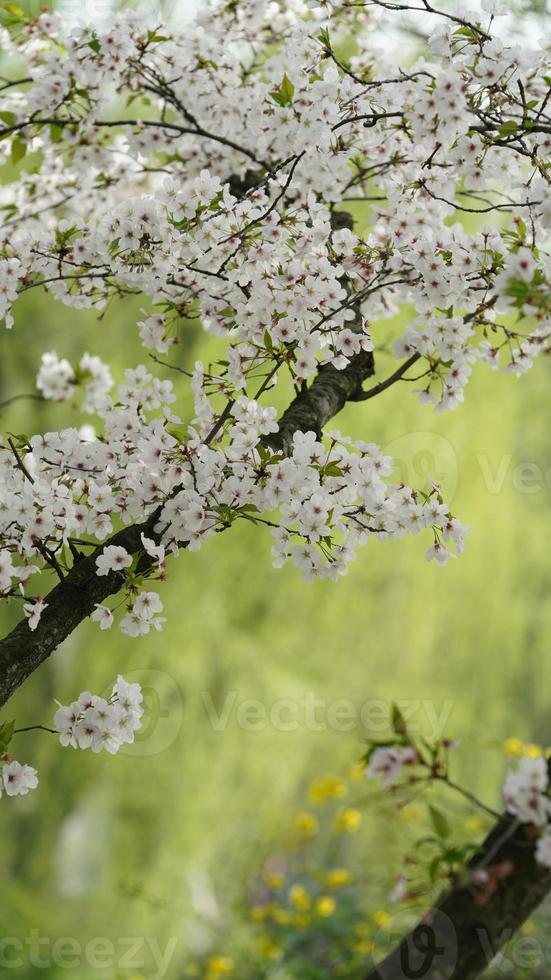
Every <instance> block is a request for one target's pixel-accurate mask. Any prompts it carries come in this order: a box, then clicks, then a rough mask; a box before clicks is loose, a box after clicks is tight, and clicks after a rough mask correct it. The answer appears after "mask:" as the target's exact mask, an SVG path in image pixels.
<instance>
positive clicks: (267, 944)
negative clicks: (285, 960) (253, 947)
mask: <svg viewBox="0 0 551 980" xmlns="http://www.w3.org/2000/svg"><path fill="white" fill-rule="evenodd" d="M258 950H259V952H260V954H261V956H265V957H266V959H267V960H275V959H277V957H278V956H279V955H280V953H281V946H278V944H277V943H275V942H273V940H272V939H261V940H260V941H259V943H258Z"/></svg>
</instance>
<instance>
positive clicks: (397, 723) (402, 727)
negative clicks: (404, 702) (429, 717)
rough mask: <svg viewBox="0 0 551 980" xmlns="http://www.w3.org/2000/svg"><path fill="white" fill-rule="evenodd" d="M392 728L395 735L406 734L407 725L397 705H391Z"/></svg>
mask: <svg viewBox="0 0 551 980" xmlns="http://www.w3.org/2000/svg"><path fill="white" fill-rule="evenodd" d="M392 727H393V729H394V731H395V732H396V734H397V735H406V734H407V725H406V723H405V720H404V716H403V714H402V712H401V711H400V709H399V707H398V705H397V704H393V705H392Z"/></svg>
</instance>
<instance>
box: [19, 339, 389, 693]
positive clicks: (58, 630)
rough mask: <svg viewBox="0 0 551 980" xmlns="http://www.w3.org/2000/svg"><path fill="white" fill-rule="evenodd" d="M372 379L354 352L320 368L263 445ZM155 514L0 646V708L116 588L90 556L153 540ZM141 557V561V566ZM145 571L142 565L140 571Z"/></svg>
mask: <svg viewBox="0 0 551 980" xmlns="http://www.w3.org/2000/svg"><path fill="white" fill-rule="evenodd" d="M372 374H373V355H372V354H371V353H366V352H363V351H360V353H359V354H357V355H356V356H355V357H354V358H353V359H352V360H351V361H350V363H349V365H348V367H347V368H345V369H344V371H337V370H336V369H335V368H333V367H331V366H327V367H322V368H321V370H320V372H319V374H318V376H317V377H316V379H315V380H314V382H313V383H312V385H311V386H310V388H306V389H305V390H304V391H302V392H301V393H300V394H299V395H298V396H297V397H296V398H295V399H294V401H293V402H292V403H291V405H290V406H289V408H288V409H287V411H286V412H284V413H283V416H282V418H281V420H280V432H278V433H276V434H275V435H274V436H271V437H270V439H269V440H267V442H268V443H269V444H270V445H271V446H272V447H273V448H276V449H283V450H284V451H285V452H288V451H289V449H290V447H291V446H292V442H293V435H294V433H295V432H298V431H301V432H308V431H310V430H313V431H314V432H316V433H318V434H320V433H321V430H322V428H323V426H324V425H325V424H326V423H327V422H328V421H329V419H331V418H332V417H333V416H334V415H336V413H337V412H339V411H340V409H341V408H342V407H343V406H344V405H345V403H346V402H347V401H348V400H349V399H352V398H353V397H354V396H355V395H356V394H357V393H358V391H359V390H360V389H361V384H362V381H364V380H365V379H366V378H368V377H369V376H370V375H372ZM157 519H158V515H157V514H155V515H153V516H152V517H151V518H150V519H149V520H148V521H145V522H143V523H141V524H136V525H133V526H132V527H128V528H124V530H122V531H119V532H118V533H117V534H115V535H113V536H112V537H111V538H110V539H109V540H108V541H105V542H104V543H103V544H102V545H100V546H99V547H98V548H97V549H96V550H95V551H94V552H93V554H91V555H88V556H87V557H86V558H81V559H80V561H78V562H77V563H76V564H75V565H74V566H73V568H72V569H71V570H70V571H69V572H68V573H67V574H66V575H65V578H64V579H63V581H62V582H60V583H59V585H57V586H56V587H55V588H54V589H52V591H51V592H50V593H49V594H48V595H47V596H46V602H47V608H46V609H45V610H44V612H43V613H42V616H41V617H40V621H39V623H38V626H37V628H36V629H35V630H34V631H32V630H30V629H29V627H28V625H27V621H26V620H23V621H22V622H20V623H19V624H18V625H17V626H16V627H15V629H14V630H12V632H11V633H10V634H9V635H8V636H6V637H5V639H3V640H1V641H0V707H1V706H2V705H3V704H5V702H6V701H7V700H8V698H9V697H10V696H11V695H12V694H13V692H14V691H15V690H17V688H18V687H19V686H20V685H21V684H22V683H23V681H24V680H26V678H27V677H29V676H30V674H32V673H33V671H35V670H36V668H37V667H39V666H40V664H42V663H43V662H44V660H46V659H47V658H48V657H49V656H50V654H51V653H53V651H54V650H55V649H56V648H57V647H58V646H59V644H60V643H62V642H63V640H65V639H66V638H67V637H68V636H69V635H70V634H71V633H72V632H73V630H74V629H76V627H77V626H78V625H79V624H80V623H81V622H82V621H83V620H84V619H86V617H87V616H89V615H90V613H92V612H93V610H94V606H95V605H96V603H101V602H104V601H105V599H107V598H108V596H110V595H114V594H115V593H117V592H118V591H119V589H120V587H121V584H122V580H121V577H120V573H112V574H110V575H107V576H102V577H98V575H96V557H97V556H98V555H99V554H101V552H102V551H103V549H104V548H105V547H106V546H107V545H120V546H121V547H123V548H126V550H127V551H128V552H129V553H130V554H136V553H137V552H138V551H139V550H140V549H141V547H142V544H141V537H140V536H141V534H142V533H144V534H146V535H147V536H149V537H154V533H153V525H154V524H155V523H156V520H157ZM146 558H147V556H145V558H144V560H143V561H144V562H145V560H146ZM143 570H145V565H144V567H143Z"/></svg>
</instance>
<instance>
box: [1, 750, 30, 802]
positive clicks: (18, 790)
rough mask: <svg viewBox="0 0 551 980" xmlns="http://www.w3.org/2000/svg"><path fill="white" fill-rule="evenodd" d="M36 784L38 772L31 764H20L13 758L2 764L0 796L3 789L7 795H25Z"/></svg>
mask: <svg viewBox="0 0 551 980" xmlns="http://www.w3.org/2000/svg"><path fill="white" fill-rule="evenodd" d="M0 764H1V762H0ZM37 786H38V774H37V772H36V769H33V767H32V766H27V765H22V764H21V763H20V762H16V761H15V759H14V760H13V761H12V762H4V764H3V765H2V779H1V780H0V796H2V791H3V790H5V791H6V794H7V795H8V796H26V794H27V793H28V792H29V790H30V789H36V787H37Z"/></svg>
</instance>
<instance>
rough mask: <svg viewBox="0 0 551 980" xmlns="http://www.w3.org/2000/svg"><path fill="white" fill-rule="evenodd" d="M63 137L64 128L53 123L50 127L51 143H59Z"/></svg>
mask: <svg viewBox="0 0 551 980" xmlns="http://www.w3.org/2000/svg"><path fill="white" fill-rule="evenodd" d="M62 136H63V126H58V125H57V123H52V125H51V126H50V142H51V143H59V142H60V140H61V137H62Z"/></svg>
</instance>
